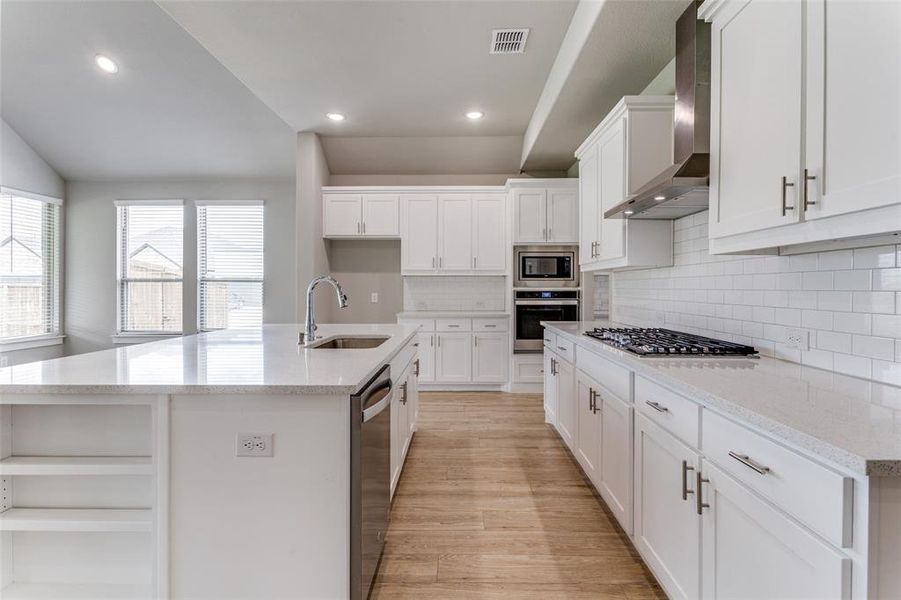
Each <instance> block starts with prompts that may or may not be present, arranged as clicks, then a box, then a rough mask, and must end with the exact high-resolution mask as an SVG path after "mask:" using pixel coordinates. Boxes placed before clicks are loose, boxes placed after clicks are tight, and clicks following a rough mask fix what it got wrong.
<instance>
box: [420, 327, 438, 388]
mask: <svg viewBox="0 0 901 600" xmlns="http://www.w3.org/2000/svg"><path fill="white" fill-rule="evenodd" d="M435 335H436V334H435V332H433V331H423V332H420V333H419V335H418V336H417V339H418V341H419V359H418V360H419V381H421V382H423V383H431V382H433V381H435Z"/></svg>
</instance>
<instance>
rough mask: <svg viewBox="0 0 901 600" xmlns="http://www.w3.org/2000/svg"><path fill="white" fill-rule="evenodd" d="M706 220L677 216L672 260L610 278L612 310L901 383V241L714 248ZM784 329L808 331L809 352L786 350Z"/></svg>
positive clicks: (634, 321) (634, 320) (621, 316)
mask: <svg viewBox="0 0 901 600" xmlns="http://www.w3.org/2000/svg"><path fill="white" fill-rule="evenodd" d="M699 215H701V216H699ZM706 222H707V214H706V213H698V214H697V215H692V216H690V217H685V218H683V219H679V220H677V221H675V223H674V231H675V240H676V241H675V244H674V257H673V258H674V266H673V267H665V268H660V269H648V270H640V271H628V272H617V273H614V274H613V275H612V276H611V279H612V284H611V290H612V292H611V293H612V297H611V302H610V305H611V316H612V318H614V319H616V320H618V321H622V322H624V323H627V324H630V325H639V326H642V325H643V326H652V325H656V326H668V327H672V328H674V329H682V330H686V331H690V332H695V333H699V334H701V335H709V336H712V337H721V338H723V339H728V340H733V341H736V342H739V343H750V344H753V345H754V346H756V347H757V348H758V350H759V351H760V352H761V354H763V355H766V356H775V357H777V358H781V359H783V360H789V361H793V362H800V363H803V364H807V365H812V366H816V367H819V368H823V369H828V370H834V371H837V372H841V373H846V374H850V375H854V376H857V377H864V378H872V379H876V380H879V381H883V382H887V383H893V384H895V385H899V386H901V260H899V252H901V245H899V246H894V245H886V246H879V247H875V248H856V249H849V250H836V251H829V252H819V253H812V254H798V255H793V256H777V255H767V256H746V255H745V256H740V255H739V256H726V255H723V256H711V255H709V254H708V253H707V245H706V240H707V225H706ZM787 328H804V329H805V330H807V331H809V333H810V348H809V350H805V351H800V350H798V349H796V348H790V347H789V346H788V345H787V344H786V343H785V339H786V329H787ZM896 361H898V362H896ZM899 396H901V392H899Z"/></svg>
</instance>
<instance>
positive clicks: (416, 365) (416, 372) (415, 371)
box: [413, 358, 419, 377]
mask: <svg viewBox="0 0 901 600" xmlns="http://www.w3.org/2000/svg"><path fill="white" fill-rule="evenodd" d="M413 374H414V375H416V376H417V377H419V359H418V358H417V359H416V362H414V363H413Z"/></svg>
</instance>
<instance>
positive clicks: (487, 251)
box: [472, 194, 509, 274]
mask: <svg viewBox="0 0 901 600" xmlns="http://www.w3.org/2000/svg"><path fill="white" fill-rule="evenodd" d="M506 232H507V197H506V195H505V194H473V195H472V258H473V263H472V267H473V269H475V270H476V271H488V272H492V273H499V274H503V273H504V272H505V271H506V270H507V254H508V252H509V249H508V248H507V236H506Z"/></svg>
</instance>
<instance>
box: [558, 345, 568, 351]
mask: <svg viewBox="0 0 901 600" xmlns="http://www.w3.org/2000/svg"><path fill="white" fill-rule="evenodd" d="M557 350H562V351H563V352H566V348H564V347H563V346H557Z"/></svg>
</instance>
